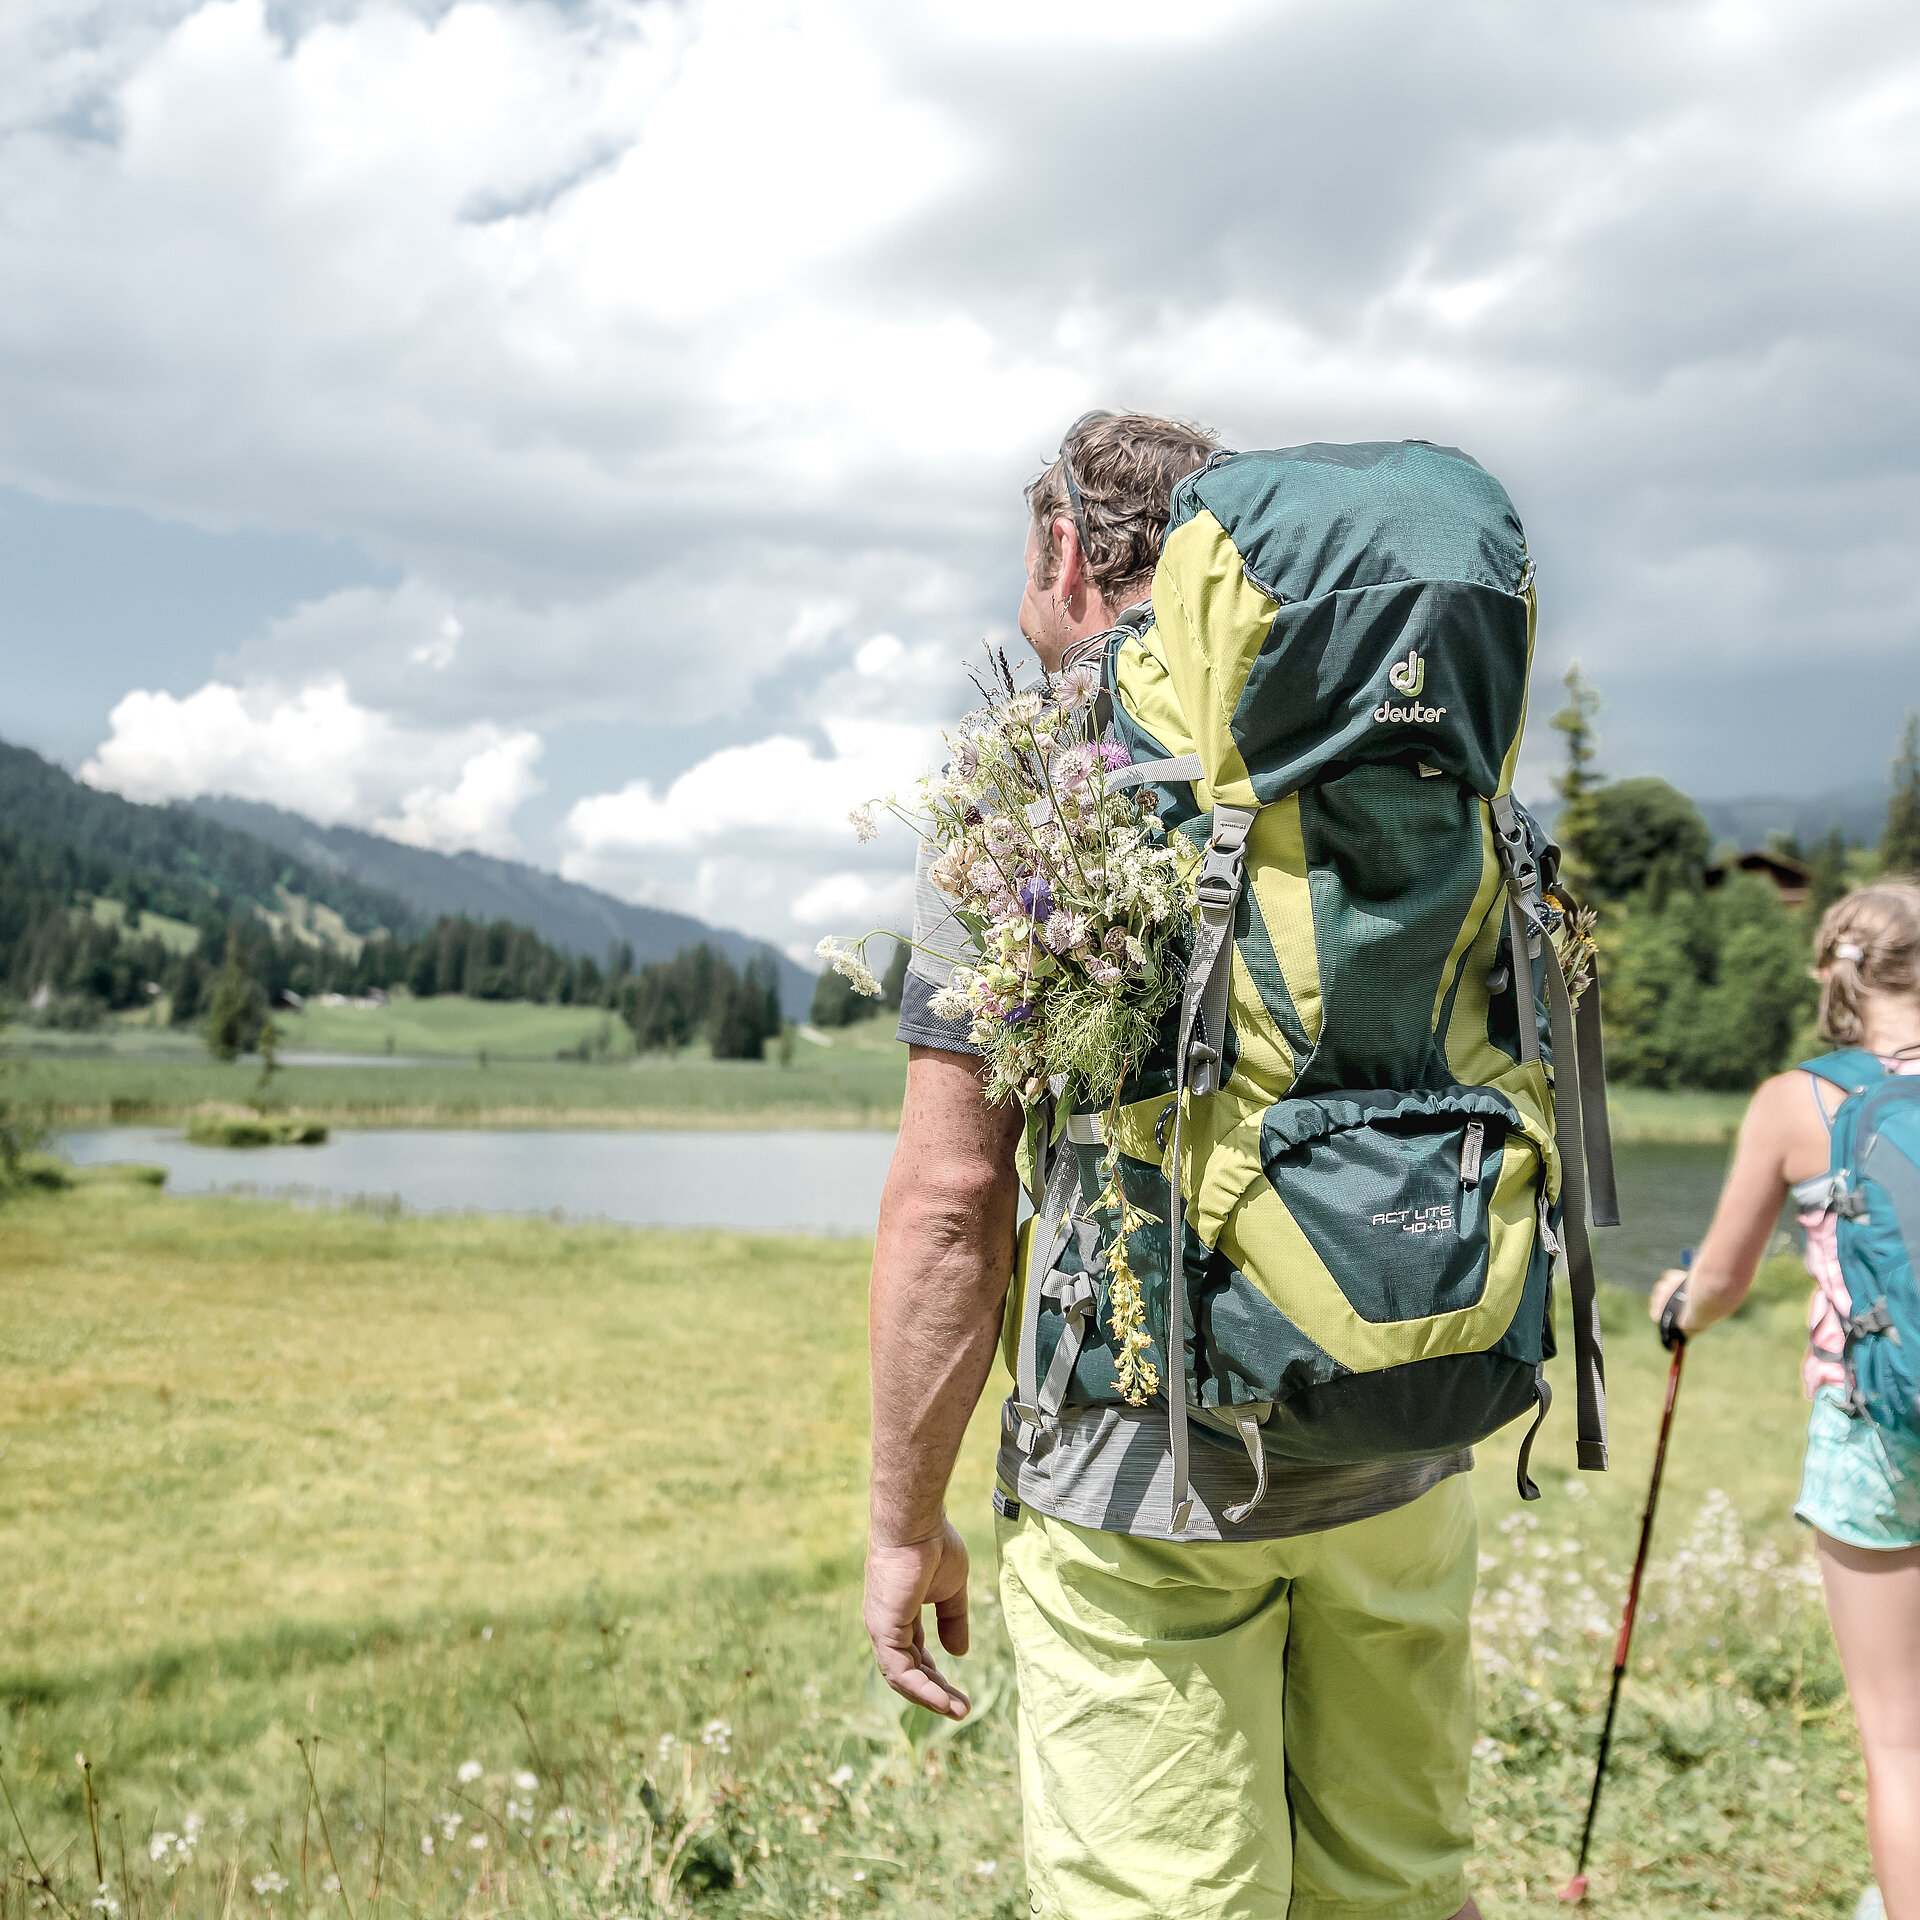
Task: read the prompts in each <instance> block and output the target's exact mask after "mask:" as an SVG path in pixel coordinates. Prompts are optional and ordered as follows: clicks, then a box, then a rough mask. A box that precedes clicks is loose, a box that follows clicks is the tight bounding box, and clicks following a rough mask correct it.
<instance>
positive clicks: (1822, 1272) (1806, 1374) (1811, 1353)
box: [1800, 1054, 1920, 1400]
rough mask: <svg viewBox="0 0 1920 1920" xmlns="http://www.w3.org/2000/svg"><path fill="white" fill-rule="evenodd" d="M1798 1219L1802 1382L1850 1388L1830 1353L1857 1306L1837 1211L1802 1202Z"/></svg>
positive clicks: (1895, 1069)
mask: <svg viewBox="0 0 1920 1920" xmlns="http://www.w3.org/2000/svg"><path fill="white" fill-rule="evenodd" d="M1880 1064H1881V1065H1882V1066H1883V1067H1885V1068H1886V1069H1887V1071H1888V1072H1889V1073H1920V1059H1913V1058H1910V1057H1909V1058H1899V1059H1896V1058H1893V1057H1891V1056H1889V1055H1885V1054H1883V1055H1881V1056H1880ZM1807 1080H1808V1082H1809V1084H1810V1085H1811V1087H1812V1089H1813V1100H1814V1105H1815V1106H1817V1107H1818V1108H1819V1109H1820V1118H1821V1120H1822V1121H1823V1122H1824V1123H1825V1125H1826V1128H1827V1131H1828V1132H1829V1133H1831V1132H1832V1131H1833V1122H1832V1121H1831V1120H1830V1119H1828V1118H1827V1109H1826V1103H1825V1102H1824V1101H1823V1100H1822V1099H1821V1098H1820V1088H1821V1086H1822V1084H1823V1083H1822V1082H1821V1081H1819V1080H1816V1079H1814V1077H1813V1075H1812V1074H1808V1075H1807ZM1820 1177H1821V1178H1824V1177H1825V1176H1820ZM1801 1184H1802V1185H1809V1184H1811V1183H1810V1182H1804V1181H1803V1182H1802V1183H1801ZM1800 1225H1801V1228H1802V1230H1803V1231H1804V1232H1805V1234H1806V1236H1807V1270H1808V1271H1809V1272H1810V1273H1811V1274H1812V1275H1813V1298H1812V1299H1811V1300H1809V1301H1808V1302H1807V1357H1806V1358H1805V1359H1804V1360H1802V1361H1801V1363H1800V1382H1801V1385H1803V1386H1804V1387H1805V1388H1806V1390H1807V1398H1808V1399H1809V1400H1811V1399H1812V1398H1813V1396H1814V1395H1815V1394H1816V1393H1818V1392H1819V1391H1820V1389H1821V1388H1822V1387H1838V1388H1839V1389H1840V1390H1841V1391H1842V1392H1844V1391H1845V1390H1846V1384H1847V1372H1846V1368H1845V1367H1843V1366H1842V1365H1841V1364H1840V1362H1839V1360H1837V1359H1829V1358H1828V1357H1827V1356H1828V1355H1829V1354H1838V1353H1840V1352H1841V1350H1842V1349H1843V1348H1844V1347H1845V1346H1846V1344H1847V1330H1846V1318H1847V1315H1848V1314H1849V1313H1851V1312H1852V1311H1853V1303H1852V1302H1851V1300H1849V1298H1848V1297H1847V1283H1846V1281H1845V1280H1844V1279H1842V1278H1841V1275H1840V1249H1839V1236H1838V1233H1837V1228H1838V1226H1839V1215H1838V1214H1836V1213H1834V1212H1832V1211H1831V1209H1829V1208H1828V1207H1826V1206H1825V1205H1822V1206H1820V1207H1817V1208H1804V1207H1803V1208H1802V1209H1801V1212H1800Z"/></svg>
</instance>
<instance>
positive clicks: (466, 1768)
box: [454, 1760, 486, 1787]
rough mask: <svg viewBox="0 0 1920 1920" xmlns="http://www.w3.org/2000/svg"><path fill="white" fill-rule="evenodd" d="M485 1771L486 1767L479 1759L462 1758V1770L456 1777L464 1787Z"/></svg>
mask: <svg viewBox="0 0 1920 1920" xmlns="http://www.w3.org/2000/svg"><path fill="white" fill-rule="evenodd" d="M485 1772H486V1768H485V1767H483V1766H482V1765H481V1764H480V1762H479V1761H478V1760H462V1761H461V1762H460V1771H459V1773H458V1774H456V1775H455V1776H454V1777H455V1778H456V1779H457V1780H458V1781H459V1782H460V1784H461V1785H462V1786H463V1787H469V1786H471V1785H472V1784H473V1783H474V1781H476V1780H478V1779H479V1778H480V1776H481V1775H482V1774H483V1773H485Z"/></svg>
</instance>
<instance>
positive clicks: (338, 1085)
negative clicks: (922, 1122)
mask: <svg viewBox="0 0 1920 1920" xmlns="http://www.w3.org/2000/svg"><path fill="white" fill-rule="evenodd" d="M833 1039H834V1043H833V1044H832V1045H831V1046H827V1047H818V1046H813V1045H810V1044H808V1043H806V1042H800V1043H799V1044H798V1045H796V1047H795V1049H794V1057H793V1059H792V1061H791V1063H790V1064H787V1065H781V1064H779V1063H777V1062H775V1061H741V1060H711V1059H708V1058H706V1057H705V1055H704V1054H697V1053H693V1052H688V1053H683V1054H678V1055H671V1056H667V1055H647V1056H644V1057H642V1058H640V1059H638V1060H633V1059H628V1060H625V1061H618V1060H615V1061H606V1062H601V1061H577V1060H527V1059H500V1058H495V1057H492V1056H489V1057H488V1058H487V1060H486V1063H485V1064H484V1065H482V1064H481V1063H480V1060H479V1058H478V1056H474V1055H464V1056H454V1055H445V1056H441V1057H438V1058H426V1059H422V1060H421V1061H420V1062H419V1063H418V1064H413V1065H404V1066H402V1065H394V1064H392V1063H391V1062H390V1061H388V1060H386V1059H384V1058H381V1057H379V1056H367V1057H366V1059H365V1063H364V1064H354V1065H329V1066H290V1067H285V1068H283V1069H281V1070H280V1071H278V1072H276V1073H275V1074H274V1076H273V1078H272V1081H271V1083H270V1085H269V1086H268V1088H267V1089H266V1091H265V1093H264V1095H263V1094H262V1093H261V1088H260V1078H261V1076H260V1068H259V1066H258V1064H257V1063H251V1064H250V1063H247V1062H244V1061H236V1062H233V1063H231V1064H222V1063H220V1062H218V1061H213V1060H209V1059H207V1058H206V1057H204V1056H200V1057H197V1058H196V1057H191V1056H189V1057H186V1058H180V1057H175V1056H161V1055H156V1054H155V1053H153V1052H151V1051H148V1052H135V1051H127V1052H121V1053H112V1054H94V1055H88V1054H83V1053H80V1052H78V1051H77V1050H62V1051H60V1052H58V1053H28V1052H20V1051H18V1050H15V1051H12V1052H10V1053H6V1054H0V1093H4V1095H5V1096H6V1097H9V1098H11V1099H13V1100H15V1101H17V1102H19V1103H20V1104H21V1105H23V1106H25V1107H26V1108H27V1109H28V1110H29V1111H30V1112H36V1113H39V1114H41V1115H43V1116H44V1118H45V1119H46V1121H47V1123H48V1124H49V1125H53V1126H60V1127H90V1126H113V1125H122V1124H138V1125H145V1126H159V1125H169V1124H184V1123H185V1120H186V1117H187V1115H188V1114H189V1113H191V1112H192V1110H193V1109H194V1108H195V1107H197V1106H201V1105H204V1104H206V1103H209V1102H218V1103H224V1104H235V1103H238V1104H246V1103H248V1102H249V1101H251V1100H254V1099H256V1098H260V1099H264V1101H265V1103H266V1104H267V1105H268V1106H270V1107H271V1108H272V1109H273V1110H275V1111H280V1112H290V1113H299V1114H303V1115H307V1116H309V1117H311V1118H313V1119H316V1120H319V1121H322V1122H324V1123H325V1124H326V1125H328V1126H330V1127H436V1128H437V1127H475V1128H528V1127H560V1128H569V1129H584V1130H594V1131H601V1130H607V1129H615V1128H625V1127H630V1128H638V1129H645V1130H667V1131H682V1130H731V1129H762V1128H764V1129H775V1130H781V1131H788V1130H793V1129H803V1128H825V1129H840V1128H868V1129H874V1130H878V1131H883V1132H891V1131H893V1130H894V1129H895V1128H897V1127H898V1126H899V1124H900V1109H901V1102H902V1100H903V1098H904V1096H905V1091H906V1071H907V1053H906V1049H905V1048H904V1047H902V1046H900V1045H899V1044H898V1042H896V1041H895V1040H893V1038H892V1037H891V1032H890V1031H889V1030H886V1029H884V1028H883V1027H882V1025H881V1023H880V1022H877V1021H873V1022H867V1023H865V1025H864V1026H863V1027H862V1028H859V1029H851V1030H849V1031H848V1032H847V1033H845V1034H841V1035H835V1036H834V1037H833ZM1609 1106H1610V1109H1611V1112H1612V1115H1613V1127H1614V1137H1615V1138H1616V1139H1617V1140H1619V1141H1621V1142H1623V1143H1641V1144H1659V1145H1718V1144H1721V1143H1730V1142H1731V1141H1732V1139H1733V1137H1734V1135H1735V1133H1736V1131H1737V1130H1738V1127H1739V1123H1740V1116H1741V1114H1742V1113H1743V1112H1744V1111H1745V1110H1746V1097H1745V1096H1744V1095H1742V1094H1731V1093H1700V1092H1691V1091H1688V1092H1677V1093H1666V1092H1660V1091H1657V1090H1654V1089H1650V1088H1644V1087H1617V1088H1615V1089H1613V1090H1612V1093H1611V1095H1610V1098H1609Z"/></svg>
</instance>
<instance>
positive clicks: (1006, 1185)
mask: <svg viewBox="0 0 1920 1920" xmlns="http://www.w3.org/2000/svg"><path fill="white" fill-rule="evenodd" d="M979 1065H980V1063H979V1062H978V1061H977V1060H975V1059H973V1058H971V1057H970V1056H968V1055H966V1054H959V1053H946V1052H943V1051H941V1050H939V1049H937V1048H932V1047H915V1048H914V1049H913V1053H912V1057H911V1061H910V1063H909V1065H908V1068H907V1098H906V1107H905V1110H904V1112H903V1113H902V1115H901V1120H900V1141H899V1144H898V1146H897V1147H895V1149H894V1155H893V1166H892V1169H891V1170H890V1171H889V1173H888V1175H887V1185H886V1192H885V1194H884V1195H883V1197H882V1199H881V1202H880V1227H879V1233H878V1236H877V1239H876V1241H875V1245H874V1254H873V1286H872V1293H871V1300H870V1308H869V1344H870V1352H871V1357H872V1366H873V1490H872V1533H871V1537H870V1539H869V1542H868V1546H867V1594H866V1623H867V1632H868V1634H869V1635H870V1636H871V1637H872V1640H873V1649H874V1655H875V1658H876V1659H877V1660H878V1661H879V1663H880V1670H881V1672H882V1673H883V1674H884V1675H885V1676H886V1680H887V1684H888V1685H889V1686H890V1687H892V1688H893V1690H894V1691H895V1692H896V1693H899V1694H903V1695H904V1696H905V1697H906V1698H907V1699H909V1700H913V1701H917V1702H918V1703H919V1704H920V1705H922V1706H924V1707H930V1708H932V1709H933V1711H934V1712H936V1713H944V1714H947V1715H949V1716H950V1717H952V1718H953V1719H955V1720H958V1719H961V1718H962V1717H963V1716H964V1715H965V1714H966V1712H967V1708H968V1704H969V1703H968V1701H967V1697H966V1695H965V1694H963V1693H961V1692H960V1690H959V1689H958V1688H957V1687H954V1686H952V1685H950V1684H949V1683H948V1681H947V1680H946V1679H945V1678H944V1677H943V1676H942V1675H941V1673H940V1670H939V1668H938V1667H936V1666H935V1665H934V1663H933V1660H932V1658H931V1657H930V1656H929V1654H928V1652H927V1643H926V1633H925V1628H924V1626H923V1624H922V1614H923V1610H924V1609H925V1608H926V1607H928V1606H931V1607H932V1608H933V1609H934V1615H935V1619H936V1621H937V1622H938V1626H939V1632H940V1644H941V1645H942V1646H943V1647H945V1648H946V1649H947V1651H948V1652H949V1653H965V1652H966V1650H967V1550H966V1547H965V1546H964V1544H963V1543H962V1542H961V1539H960V1536H959V1534H958V1533H957V1532H956V1531H955V1530H954V1528H953V1527H952V1526H951V1525H949V1524H948V1521H947V1517H946V1506H945V1500H946V1491H947V1481H948V1479H949V1477H950V1476H951V1474H952V1472H953V1463H954V1460H955V1458H956V1457H957V1455H958V1454H959V1451H960V1442H961V1439H962V1438H963V1436H964V1435H965V1433H966V1430H967V1422H968V1420H969V1419H970V1418H971V1417H972V1415H973V1410H974V1408H975V1406H976V1405H977V1404H978V1403H979V1399H980V1392H981V1389H982V1388H983V1387H984V1386H985V1385H986V1379H987V1374H988V1372H989V1371H990V1370H991V1368H992V1366H993V1355H994V1348H995V1346H996V1344H997V1343H998V1340H999V1337H1000V1314H1001V1309H1002V1305H1003V1303H1004V1300H1005V1297H1006V1290H1007V1280H1008V1277H1009V1275H1010V1274H1011V1273H1012V1270H1013V1228H1014V1218H1015V1213H1016V1209H1017V1203H1018V1186H1017V1182H1016V1180H1015V1176H1014V1164H1013V1161H1014V1147H1015V1145H1016V1143H1017V1142H1018V1140H1019V1137H1020V1125H1021V1117H1020V1111H1019V1109H1018V1108H1017V1107H1013V1106H1007V1107H989V1106H988V1105H987V1102H986V1099H985V1097H984V1095H983V1094H982V1092H981V1089H980V1077H979Z"/></svg>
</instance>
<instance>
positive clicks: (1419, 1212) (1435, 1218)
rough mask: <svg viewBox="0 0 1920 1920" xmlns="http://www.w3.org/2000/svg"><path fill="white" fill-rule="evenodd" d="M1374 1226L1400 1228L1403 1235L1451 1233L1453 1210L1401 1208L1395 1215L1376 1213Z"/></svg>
mask: <svg viewBox="0 0 1920 1920" xmlns="http://www.w3.org/2000/svg"><path fill="white" fill-rule="evenodd" d="M1373 1224H1374V1225H1375V1226H1376V1227H1398V1228H1399V1229H1400V1231H1401V1232H1402V1233H1451V1232H1452V1231H1453V1208H1452V1207H1450V1206H1441V1207H1401V1208H1398V1209H1397V1210H1396V1211H1395V1212H1393V1213H1376V1214H1375V1215H1374V1216H1373Z"/></svg>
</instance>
